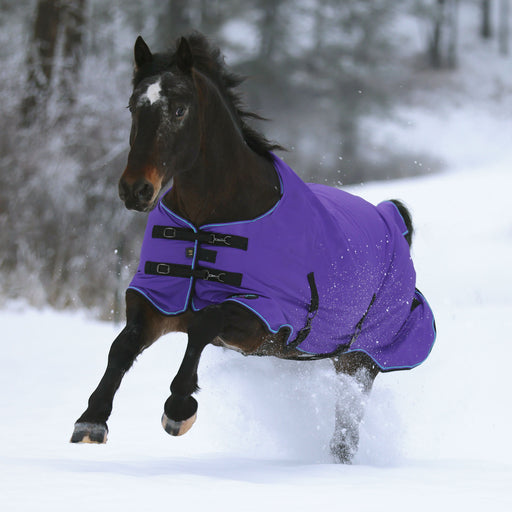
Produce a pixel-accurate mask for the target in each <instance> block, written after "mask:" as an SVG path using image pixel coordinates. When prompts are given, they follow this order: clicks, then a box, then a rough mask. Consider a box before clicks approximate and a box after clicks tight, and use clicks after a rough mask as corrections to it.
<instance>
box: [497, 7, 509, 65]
mask: <svg viewBox="0 0 512 512" xmlns="http://www.w3.org/2000/svg"><path fill="white" fill-rule="evenodd" d="M499 13H500V17H499V20H500V22H499V25H498V41H499V47H500V53H502V54H503V55H508V54H509V51H510V47H509V40H510V1H509V0H500V10H499Z"/></svg>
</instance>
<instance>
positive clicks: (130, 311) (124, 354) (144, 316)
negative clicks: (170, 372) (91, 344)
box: [71, 290, 178, 443]
mask: <svg viewBox="0 0 512 512" xmlns="http://www.w3.org/2000/svg"><path fill="white" fill-rule="evenodd" d="M172 321H173V320H172V319H171V320H170V319H169V318H168V317H164V316H163V315H161V314H160V313H158V312H157V311H155V310H154V309H153V308H152V307H151V306H150V305H149V303H148V302H147V301H146V300H145V299H144V298H143V297H141V296H140V295H139V294H137V293H135V292H133V291H130V290H128V292H127V294H126V327H125V328H124V329H123V330H122V332H121V333H120V334H119V336H118V337H117V338H116V339H115V340H114V342H113V343H112V346H111V348H110V352H109V354H108V363H107V368H106V370H105V373H104V375H103V377H102V379H101V381H100V383H99V384H98V387H97V388H96V389H95V390H94V392H93V393H92V395H91V396H90V398H89V402H88V407H87V409H86V410H85V412H84V413H83V414H82V415H81V416H80V418H78V420H77V421H76V423H75V428H74V431H73V435H72V436H71V442H72V443H105V442H106V440H107V432H108V428H107V420H108V418H109V416H110V413H111V412H112V403H113V400H114V395H115V393H116V391H117V389H118V388H119V385H120V384H121V380H122V378H123V376H124V374H125V373H126V372H127V371H128V370H129V369H130V367H131V366H132V364H133V361H134V360H135V358H136V357H137V356H138V355H139V354H140V353H141V352H142V351H143V350H144V349H146V348H147V347H149V346H150V345H151V344H153V343H154V342H155V341H156V340H157V339H158V338H159V337H160V336H161V335H162V334H164V333H165V332H168V331H169V327H171V326H170V325H169V323H170V322H172ZM174 322H175V323H176V324H177V323H178V322H177V321H176V320H174ZM176 327H178V325H176ZM176 330H177V329H176Z"/></svg>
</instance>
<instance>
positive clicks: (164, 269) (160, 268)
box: [156, 263, 171, 276]
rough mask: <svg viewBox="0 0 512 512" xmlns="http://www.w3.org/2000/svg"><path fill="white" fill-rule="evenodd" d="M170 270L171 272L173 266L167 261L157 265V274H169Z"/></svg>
mask: <svg viewBox="0 0 512 512" xmlns="http://www.w3.org/2000/svg"><path fill="white" fill-rule="evenodd" d="M170 272H171V266H170V265H168V264H167V263H159V264H158V265H157V266H156V273H157V274H160V275H162V276H168V275H169V273H170Z"/></svg>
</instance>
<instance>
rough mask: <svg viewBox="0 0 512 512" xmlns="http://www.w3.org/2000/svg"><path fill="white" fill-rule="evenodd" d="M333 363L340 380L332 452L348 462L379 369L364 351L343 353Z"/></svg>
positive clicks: (352, 453)
mask: <svg viewBox="0 0 512 512" xmlns="http://www.w3.org/2000/svg"><path fill="white" fill-rule="evenodd" d="M333 363H334V367H335V369H336V373H337V374H338V376H339V382H338V390H337V397H336V398H337V402H336V420H335V421H336V423H335V429H334V435H333V437H332V440H331V453H332V454H333V456H334V457H335V459H336V460H337V461H338V462H342V463H344V464H350V463H351V462H352V459H353V457H354V455H355V454H356V453H357V449H358V447H359V425H360V423H361V420H362V419H363V416H364V411H365V406H366V401H367V398H368V395H369V393H370V391H371V388H372V385H373V381H374V380H375V377H376V376H377V374H378V373H379V370H378V368H377V366H376V365H375V364H374V363H373V361H372V360H371V359H370V357H369V356H367V355H366V354H364V353H363V352H351V353H349V354H342V355H340V356H338V357H335V358H334V359H333Z"/></svg>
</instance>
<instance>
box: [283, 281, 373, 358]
mask: <svg viewBox="0 0 512 512" xmlns="http://www.w3.org/2000/svg"><path fill="white" fill-rule="evenodd" d="M310 275H311V274H309V275H308V280H309V276H310ZM313 285H314V278H313ZM310 286H311V281H310ZM314 290H315V292H316V307H317V309H318V292H317V291H316V285H315V286H314ZM313 295H314V294H313V287H312V288H311V304H312V305H313V302H314V300H313ZM376 297H377V296H376V295H375V294H373V297H372V300H371V301H370V304H369V306H368V307H367V308H366V311H365V312H364V315H363V316H362V317H361V319H360V320H359V322H357V324H356V326H355V328H354V334H352V337H351V338H350V341H349V342H348V343H344V344H343V345H340V346H339V347H338V348H337V349H336V350H333V351H332V352H328V353H327V354H307V353H304V355H302V354H299V355H297V356H296V357H288V359H295V360H297V361H300V360H308V361H315V360H318V359H326V358H331V357H336V356H337V355H339V354H343V352H346V351H347V350H349V349H350V347H351V346H352V345H353V343H354V342H355V341H356V340H357V338H358V337H359V334H361V330H362V328H363V323H364V321H365V319H366V317H367V316H368V313H369V312H370V308H371V307H372V306H373V303H374V302H375V299H376ZM311 310H312V307H311V306H310V308H309V315H311ZM309 315H308V321H307V323H306V326H305V327H304V329H301V330H300V331H299V334H298V335H297V338H295V339H294V340H293V341H292V342H291V343H289V344H288V345H287V346H286V349H288V350H293V349H296V348H297V347H298V346H299V345H300V344H301V343H302V342H303V341H304V340H305V339H306V338H307V336H308V334H309V332H310V331H311V321H312V320H313V318H314V316H315V315H316V310H315V311H314V315H313V316H312V317H310V316H309Z"/></svg>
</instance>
